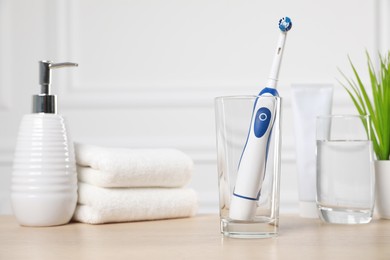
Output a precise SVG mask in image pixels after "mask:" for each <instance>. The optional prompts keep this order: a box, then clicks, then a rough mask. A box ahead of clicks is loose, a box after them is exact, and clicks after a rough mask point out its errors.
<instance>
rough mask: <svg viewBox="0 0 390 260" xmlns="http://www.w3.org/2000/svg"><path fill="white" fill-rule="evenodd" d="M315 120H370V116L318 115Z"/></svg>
mask: <svg viewBox="0 0 390 260" xmlns="http://www.w3.org/2000/svg"><path fill="white" fill-rule="evenodd" d="M316 118H317V119H329V118H360V119H363V118H371V116H370V115H358V114H336V115H318V116H316Z"/></svg>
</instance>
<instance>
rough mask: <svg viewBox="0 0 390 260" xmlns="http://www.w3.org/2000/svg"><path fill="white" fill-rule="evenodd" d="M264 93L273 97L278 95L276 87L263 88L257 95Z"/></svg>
mask: <svg viewBox="0 0 390 260" xmlns="http://www.w3.org/2000/svg"><path fill="white" fill-rule="evenodd" d="M264 94H271V95H272V96H274V97H279V92H278V90H277V89H276V88H263V89H262V90H261V91H260V93H259V96H263V95H264Z"/></svg>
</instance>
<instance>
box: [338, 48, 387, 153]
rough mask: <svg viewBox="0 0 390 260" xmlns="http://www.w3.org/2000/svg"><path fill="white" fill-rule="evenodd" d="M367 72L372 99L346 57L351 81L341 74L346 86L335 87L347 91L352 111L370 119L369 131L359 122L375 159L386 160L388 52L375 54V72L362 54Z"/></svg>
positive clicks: (366, 126) (367, 54)
mask: <svg viewBox="0 0 390 260" xmlns="http://www.w3.org/2000/svg"><path fill="white" fill-rule="evenodd" d="M366 57H367V68H368V75H369V79H370V82H369V83H370V87H371V94H372V98H371V99H370V97H369V95H368V92H367V90H366V85H365V84H364V83H363V81H362V80H361V77H360V75H359V73H358V72H357V69H356V67H355V66H354V64H353V63H352V61H351V59H350V57H348V60H349V63H350V66H351V68H352V71H353V75H354V79H348V77H347V76H346V75H345V74H344V73H343V72H341V71H340V70H339V71H340V73H341V75H342V76H343V78H344V80H345V81H346V84H343V83H342V82H340V81H339V83H340V84H341V85H342V86H343V87H344V89H345V90H346V91H347V93H348V95H349V97H350V98H351V100H352V102H353V104H354V106H355V107H356V110H357V111H358V113H359V114H360V115H367V114H369V115H370V116H371V121H370V127H368V125H367V124H366V123H365V122H363V125H364V127H365V129H366V132H367V134H369V135H370V138H371V140H372V143H373V148H374V151H375V154H376V156H377V159H379V160H389V155H390V51H388V52H387V54H386V55H385V56H381V55H380V54H379V60H380V64H379V65H380V66H379V69H378V72H377V73H376V70H375V68H374V66H373V63H372V60H371V58H370V55H369V53H368V52H367V51H366Z"/></svg>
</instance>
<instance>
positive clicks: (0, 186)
mask: <svg viewBox="0 0 390 260" xmlns="http://www.w3.org/2000/svg"><path fill="white" fill-rule="evenodd" d="M283 16H289V17H291V18H292V21H293V28H292V30H291V31H290V32H289V34H288V39H287V44H286V50H285V54H284V60H283V65H282V69H281V73H280V81H279V85H278V90H279V93H280V94H281V96H282V97H283V115H282V126H283V128H282V129H283V130H282V138H283V141H282V142H283V145H282V172H281V212H282V213H283V212H298V193H297V173H296V167H295V140H294V132H293V115H292V111H291V99H290V96H291V93H290V87H291V85H292V84H316V85H317V84H333V85H334V88H335V90H334V104H333V113H337V114H339V113H356V112H355V110H354V108H353V104H352V103H351V101H350V100H349V98H348V96H347V95H346V93H345V91H344V89H343V88H342V87H341V85H340V84H339V83H338V81H337V80H338V79H342V76H341V74H340V72H339V71H338V68H339V69H341V70H342V71H343V72H344V73H345V74H347V75H350V76H352V71H351V70H350V67H349V64H348V55H349V56H350V58H351V59H352V61H353V62H354V64H355V65H356V67H357V68H358V70H359V68H360V69H361V71H359V72H360V73H361V74H363V75H364V76H363V79H367V77H366V76H367V75H366V72H365V71H364V69H365V68H366V56H365V51H366V50H367V51H368V52H369V53H370V54H371V56H372V59H373V61H374V63H375V64H376V63H377V61H378V55H377V54H378V52H382V53H383V52H384V51H387V50H388V49H389V48H390V1H389V0H372V1H366V0H343V1H338V0H328V1H312V0H295V1H289V0H279V1H261V0H98V1H97V0H94V1H92V0H34V1H30V0H0V214H11V213H12V209H11V206H10V201H9V189H10V178H11V172H12V159H13V151H14V146H15V141H16V136H17V131H18V127H19V122H20V119H21V117H22V115H23V114H26V113H30V112H31V102H32V100H31V96H32V95H33V94H37V93H38V92H39V85H38V61H39V60H52V61H55V62H62V61H72V62H77V63H79V67H78V68H74V69H64V70H59V71H56V72H55V73H53V81H52V83H53V84H52V86H53V92H54V93H56V94H58V112H59V114H62V115H63V116H65V117H66V118H67V121H68V126H69V130H70V133H71V135H72V138H73V140H74V141H76V142H80V143H88V144H97V145H105V146H113V147H129V148H160V147H173V148H178V149H181V150H183V151H184V152H186V153H187V154H189V155H190V156H191V157H192V158H193V160H194V162H195V169H194V175H193V179H192V181H191V183H190V184H189V186H191V187H193V188H194V189H195V190H196V191H197V192H198V194H199V203H200V210H199V212H201V213H210V212H218V194H217V190H218V184H217V167H216V148H215V147H216V145H215V142H216V141H215V120H214V107H213V106H214V103H213V102H214V98H215V97H217V96H222V95H233V94H250V95H251V94H257V93H258V92H259V91H260V90H261V89H262V88H263V87H264V84H265V83H266V82H267V76H268V73H269V69H270V67H271V63H272V57H273V53H274V51H275V49H274V48H275V46H276V42H277V38H278V34H279V31H278V20H279V18H281V17H283ZM365 77H366V78H365Z"/></svg>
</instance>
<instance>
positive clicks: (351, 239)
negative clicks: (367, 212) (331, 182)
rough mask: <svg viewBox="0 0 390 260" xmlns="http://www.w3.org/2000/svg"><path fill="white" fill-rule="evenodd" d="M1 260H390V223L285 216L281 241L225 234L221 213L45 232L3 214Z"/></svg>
mask: <svg viewBox="0 0 390 260" xmlns="http://www.w3.org/2000/svg"><path fill="white" fill-rule="evenodd" d="M0 259H1V260H3V259H4V260H13V259H28V260H33V259H40V260H42V259H50V260H56V259H70V260H74V259H105V260H113V259H204V260H208V259H243V260H246V259H271V260H273V259H302V260H311V259H315V260H317V259H332V260H335V259H390V221H386V220H374V221H373V222H371V223H370V224H367V225H329V224H323V223H321V222H320V221H319V220H315V219H314V220H313V219H303V218H299V217H297V216H292V215H288V216H286V215H284V216H281V219H280V232H279V236H278V237H277V238H268V239H249V240H248V239H233V238H226V237H223V236H222V235H220V233H219V218H218V216H216V215H199V216H196V217H194V218H187V219H174V220H160V221H146V222H133V223H121V224H105V225H87V224H80V223H71V224H68V225H65V226H58V227H46V228H31V227H20V226H19V225H18V224H17V223H16V221H15V219H14V217H12V216H0Z"/></svg>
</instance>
